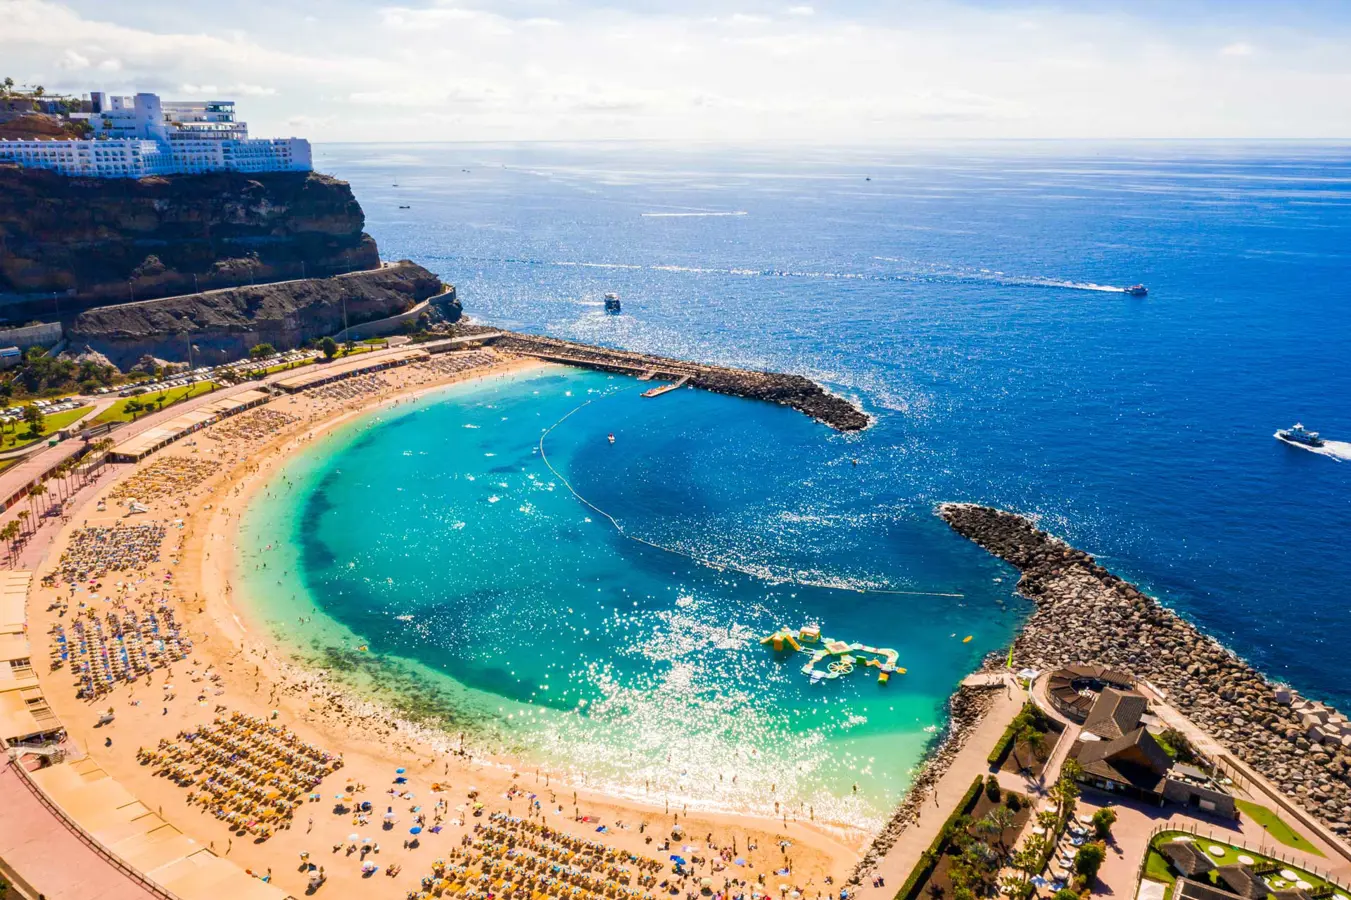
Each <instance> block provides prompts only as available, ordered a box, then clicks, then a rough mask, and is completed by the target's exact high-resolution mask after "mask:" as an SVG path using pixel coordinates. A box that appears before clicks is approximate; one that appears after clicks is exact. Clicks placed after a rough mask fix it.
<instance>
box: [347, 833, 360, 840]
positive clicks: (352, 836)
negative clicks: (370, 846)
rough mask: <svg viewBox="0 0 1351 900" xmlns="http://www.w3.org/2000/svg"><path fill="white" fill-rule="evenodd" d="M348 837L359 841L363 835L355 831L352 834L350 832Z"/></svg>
mask: <svg viewBox="0 0 1351 900" xmlns="http://www.w3.org/2000/svg"><path fill="white" fill-rule="evenodd" d="M347 839H348V840H349V841H359V840H361V835H359V834H356V833H355V832H354V833H352V834H349V835H348V836H347Z"/></svg>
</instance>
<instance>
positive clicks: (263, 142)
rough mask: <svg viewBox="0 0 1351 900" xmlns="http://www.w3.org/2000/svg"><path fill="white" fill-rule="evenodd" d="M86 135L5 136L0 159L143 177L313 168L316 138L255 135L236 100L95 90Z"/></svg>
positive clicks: (73, 172) (58, 169) (33, 165)
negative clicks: (172, 98)
mask: <svg viewBox="0 0 1351 900" xmlns="http://www.w3.org/2000/svg"><path fill="white" fill-rule="evenodd" d="M90 99H91V101H92V105H93V108H94V111H93V112H91V113H73V114H72V115H71V118H79V119H87V120H88V122H89V127H90V132H91V134H92V135H93V137H92V138H91V139H88V140H76V141H38V140H31V141H28V140H8V141H6V140H0V163H4V162H11V163H17V164H18V165H21V166H27V167H29V168H38V169H52V170H54V171H56V172H60V173H61V174H62V175H83V176H88V177H94V178H141V177H143V176H146V175H180V174H197V173H201V172H218V171H233V172H308V171H310V170H311V169H312V168H313V161H312V159H311V156H310V142H309V141H307V140H305V139H304V138H263V139H258V138H250V137H249V127H248V125H247V124H246V123H244V122H238V121H236V120H235V105H234V101H232V100H207V101H200V102H192V101H188V102H176V101H171V102H161V101H160V98H159V97H158V96H156V95H155V94H137V95H136V96H134V97H116V96H109V95H107V94H105V93H103V92H102V91H95V92H94V93H92V94H90Z"/></svg>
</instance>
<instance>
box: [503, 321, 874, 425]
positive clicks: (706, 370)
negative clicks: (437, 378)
mask: <svg viewBox="0 0 1351 900" xmlns="http://www.w3.org/2000/svg"><path fill="white" fill-rule="evenodd" d="M496 346H497V347H498V348H499V349H501V350H506V351H508V352H511V353H518V354H521V355H524V356H535V357H538V358H540V359H547V360H552V361H554V362H562V363H567V364H569V365H576V366H585V367H587V368H592V369H600V370H602V371H606V372H621V373H623V374H626V375H634V376H641V375H645V374H648V373H651V374H652V375H653V377H654V378H660V379H669V380H676V379H679V378H688V379H689V381H688V383H689V384H690V385H692V386H694V387H697V388H703V389H704V390H706V391H714V392H716V393H719V394H730V395H732V396H734V397H748V398H750V399H752V400H764V401H767V402H769V403H778V404H782V405H783V406H789V407H792V408H793V409H796V410H798V411H799V412H803V413H806V414H807V415H809V416H811V417H812V418H813V419H816V420H817V421H819V422H822V423H824V424H826V425H829V426H830V427H831V428H834V429H836V430H837V431H858V430H860V429H863V428H866V427H868V425H869V423H870V422H871V420H870V419H869V418H868V416H867V415H866V414H865V413H864V412H863V411H862V410H860V409H859V408H858V407H857V406H855V405H854V404H853V403H850V402H849V401H848V400H846V399H845V398H843V397H840V396H837V395H835V394H832V393H830V392H829V391H827V390H826V389H825V388H823V387H821V386H820V385H819V384H817V383H816V382H814V381H812V380H811V379H810V378H804V377H803V376H801V375H785V374H782V373H779V372H757V371H753V370H750V369H734V368H730V367H727V366H708V365H703V364H701V363H693V362H686V361H684V360H679V359H670V358H668V357H663V356H650V355H648V354H645V353H633V352H630V351H627V350H612V349H609V348H607V347H595V346H592V345H590V344H579V343H576V342H573V341H564V340H559V339H557V338H547V337H538V336H535V335H528V334H516V333H509V334H508V335H507V336H505V337H503V338H501V339H500V340H499V341H498V342H497V344H496Z"/></svg>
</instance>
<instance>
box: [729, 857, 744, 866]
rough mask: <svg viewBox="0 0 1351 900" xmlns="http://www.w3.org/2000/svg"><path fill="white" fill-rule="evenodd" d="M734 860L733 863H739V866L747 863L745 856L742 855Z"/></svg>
mask: <svg viewBox="0 0 1351 900" xmlns="http://www.w3.org/2000/svg"><path fill="white" fill-rule="evenodd" d="M732 862H733V864H735V865H738V866H744V865H745V864H746V860H745V859H743V858H742V857H740V856H738V857H737V858H736V859H734V860H732Z"/></svg>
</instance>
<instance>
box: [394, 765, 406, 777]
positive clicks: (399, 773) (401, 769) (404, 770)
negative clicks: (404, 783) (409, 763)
mask: <svg viewBox="0 0 1351 900" xmlns="http://www.w3.org/2000/svg"><path fill="white" fill-rule="evenodd" d="M407 771H408V770H407V769H405V768H403V767H402V766H400V767H399V768H397V769H395V770H394V774H395V775H402V774H403V773H404V772H407Z"/></svg>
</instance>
